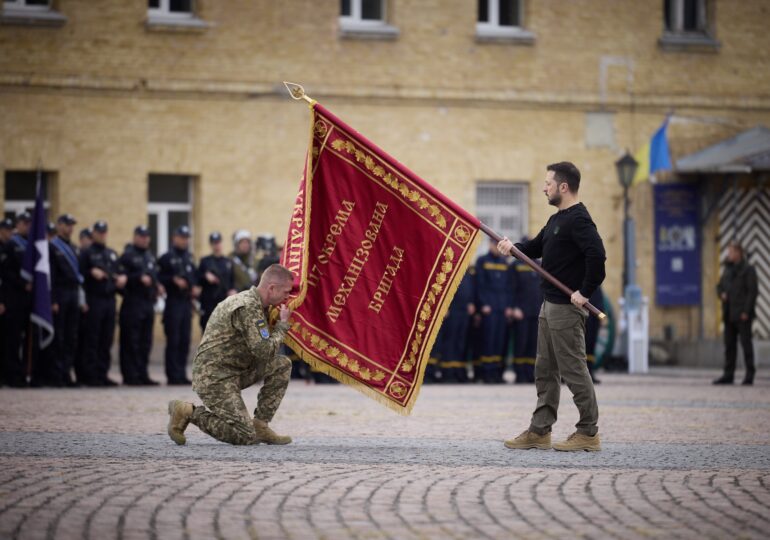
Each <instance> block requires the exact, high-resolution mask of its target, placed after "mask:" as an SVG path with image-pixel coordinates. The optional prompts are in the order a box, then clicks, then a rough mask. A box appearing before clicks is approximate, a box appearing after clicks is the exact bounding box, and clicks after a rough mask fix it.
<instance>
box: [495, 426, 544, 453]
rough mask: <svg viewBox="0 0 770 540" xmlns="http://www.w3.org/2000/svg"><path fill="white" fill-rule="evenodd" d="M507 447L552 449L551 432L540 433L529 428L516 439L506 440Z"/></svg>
mask: <svg viewBox="0 0 770 540" xmlns="http://www.w3.org/2000/svg"><path fill="white" fill-rule="evenodd" d="M505 447H506V448H511V449H512V450H529V449H530V448H535V449H537V450H550V449H551V434H550V433H546V434H545V435H538V434H537V433H535V432H534V431H530V430H527V431H525V432H523V433H522V434H521V435H519V436H518V437H516V438H515V439H510V440H508V441H505Z"/></svg>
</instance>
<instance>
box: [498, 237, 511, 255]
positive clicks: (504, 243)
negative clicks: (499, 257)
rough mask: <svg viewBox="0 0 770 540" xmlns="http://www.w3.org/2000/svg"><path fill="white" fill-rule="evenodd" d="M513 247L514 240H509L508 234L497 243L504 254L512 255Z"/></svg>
mask: <svg viewBox="0 0 770 540" xmlns="http://www.w3.org/2000/svg"><path fill="white" fill-rule="evenodd" d="M512 247H513V242H511V241H510V240H508V237H507V236H506V237H505V238H503V239H502V240H500V242H498V243H497V250H498V251H499V252H500V253H502V254H503V255H510V253H511V248H512Z"/></svg>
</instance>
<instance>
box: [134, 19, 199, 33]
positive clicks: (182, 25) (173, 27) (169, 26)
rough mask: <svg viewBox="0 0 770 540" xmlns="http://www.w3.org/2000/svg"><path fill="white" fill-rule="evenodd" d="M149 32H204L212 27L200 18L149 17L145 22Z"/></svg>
mask: <svg viewBox="0 0 770 540" xmlns="http://www.w3.org/2000/svg"><path fill="white" fill-rule="evenodd" d="M145 27H146V28H147V30H150V31H153V32H203V31H205V30H208V29H209V27H211V24H210V23H207V22H206V21H204V20H202V19H199V18H198V17H194V16H193V17H173V16H172V17H166V16H163V15H149V16H148V17H147V21H146V22H145Z"/></svg>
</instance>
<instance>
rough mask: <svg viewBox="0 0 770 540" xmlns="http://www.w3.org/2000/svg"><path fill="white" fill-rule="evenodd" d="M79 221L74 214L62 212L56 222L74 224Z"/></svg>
mask: <svg viewBox="0 0 770 540" xmlns="http://www.w3.org/2000/svg"><path fill="white" fill-rule="evenodd" d="M77 222H78V221H77V220H76V219H75V218H74V217H72V214H62V215H60V216H59V217H58V218H57V220H56V223H66V224H67V225H74V224H75V223H77Z"/></svg>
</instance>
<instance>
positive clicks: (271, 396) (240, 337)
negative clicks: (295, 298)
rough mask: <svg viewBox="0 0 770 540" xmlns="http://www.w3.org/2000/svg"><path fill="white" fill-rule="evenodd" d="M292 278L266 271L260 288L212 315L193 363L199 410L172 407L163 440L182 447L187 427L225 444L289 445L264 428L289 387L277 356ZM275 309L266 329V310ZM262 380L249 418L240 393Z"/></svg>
mask: <svg viewBox="0 0 770 540" xmlns="http://www.w3.org/2000/svg"><path fill="white" fill-rule="evenodd" d="M293 283H294V275H293V274H292V273H291V271H290V270H289V269H288V268H286V267H284V266H281V265H279V264H274V265H273V266H270V267H269V268H267V269H266V270H265V273H264V274H263V275H262V279H261V280H260V282H259V286H257V287H252V288H251V289H249V290H248V291H244V292H241V293H238V294H236V295H234V296H230V297H228V298H227V299H225V300H224V301H222V302H220V303H219V305H217V307H216V308H214V313H212V314H211V318H210V319H209V323H208V325H207V326H206V331H205V332H204V333H203V338H202V339H201V343H200V346H199V347H198V352H197V354H196V355H195V360H193V390H195V392H196V393H197V394H198V396H199V397H200V399H201V401H203V406H193V404H192V403H186V402H183V401H171V402H170V403H169V404H168V412H169V415H170V418H169V423H168V434H169V436H170V437H171V439H172V440H173V441H174V442H175V443H177V444H185V442H186V439H185V436H184V430H185V428H187V425H188V424H189V423H190V422H192V423H193V424H194V425H196V426H198V428H200V430H201V431H203V432H204V433H207V434H209V435H211V436H212V437H214V438H215V439H217V440H220V441H222V442H226V443H230V444H259V443H267V444H288V443H290V442H291V437H287V436H281V435H278V434H276V433H275V432H274V431H273V430H272V429H270V428H269V427H268V423H269V422H270V421H271V420H272V419H273V416H274V415H275V412H276V411H277V410H278V407H279V405H280V404H281V400H282V399H283V396H284V394H285V392H286V387H287V386H288V385H289V372H290V371H291V361H290V360H289V359H288V358H286V357H285V356H283V355H281V354H280V352H279V351H280V347H281V343H282V342H283V338H284V336H285V335H286V332H287V331H288V330H289V317H290V316H291V310H290V309H289V308H287V307H286V305H285V304H284V302H285V301H286V299H287V298H288V296H289V293H290V292H291V289H292V285H293ZM271 306H276V307H278V309H279V320H278V322H276V324H275V325H272V326H271V325H270V323H269V321H268V312H267V310H268V309H269V308H270V307H271ZM260 380H262V381H263V384H262V388H261V389H260V390H259V398H258V400H257V408H256V409H255V410H254V418H253V419H252V418H251V416H250V415H249V411H248V410H247V409H246V404H245V403H244V402H243V398H242V397H241V391H242V390H244V389H246V388H248V387H250V386H252V385H253V384H255V383H256V382H258V381H260Z"/></svg>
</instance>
